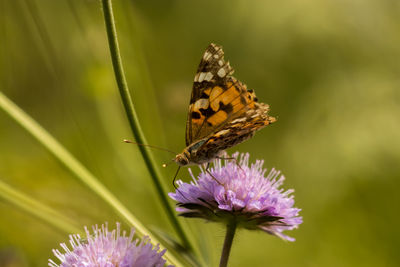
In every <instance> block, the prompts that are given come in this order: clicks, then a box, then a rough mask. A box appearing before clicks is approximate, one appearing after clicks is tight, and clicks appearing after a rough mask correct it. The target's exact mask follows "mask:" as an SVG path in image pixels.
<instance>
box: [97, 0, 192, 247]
mask: <svg viewBox="0 0 400 267" xmlns="http://www.w3.org/2000/svg"><path fill="white" fill-rule="evenodd" d="M102 6H103V14H104V22H105V26H106V30H107V37H108V44H109V47H110V53H111V59H112V63H113V67H114V73H115V79H116V81H117V85H118V89H119V92H120V95H121V99H122V102H123V105H124V107H125V111H126V115H127V117H128V121H129V124H130V127H131V130H132V133H133V135H134V137H135V140H136V142H138V143H140V144H147V142H146V139H145V137H144V134H143V132H142V130H141V128H140V124H139V120H138V118H137V115H136V111H135V108H134V106H133V102H132V97H131V95H130V93H129V89H128V84H127V82H126V78H125V74H124V69H123V66H122V61H121V56H120V52H119V47H118V39H117V30H116V28H115V21H114V15H113V10H112V3H111V0H102ZM138 147H139V150H140V152H141V153H142V156H143V159H144V162H145V164H146V166H147V169H148V170H149V173H150V176H151V178H152V180H153V183H154V186H155V187H156V190H157V192H158V196H159V197H160V200H161V202H162V204H163V206H164V208H165V211H166V213H167V216H168V218H169V220H170V221H171V223H172V225H173V227H174V229H175V231H176V232H177V234H178V235H179V237H180V239H181V241H182V243H183V246H184V247H185V248H186V249H188V250H190V249H191V245H190V242H189V239H188V238H187V236H186V234H185V232H184V231H183V228H182V226H181V224H180V223H179V221H178V219H177V217H176V216H175V213H174V211H173V209H172V207H171V205H170V204H169V202H168V197H167V194H166V191H165V189H164V188H163V186H162V183H161V179H160V175H159V172H158V170H157V168H156V166H155V164H154V161H153V158H152V156H151V154H150V152H149V151H148V150H147V148H146V147H145V146H138Z"/></svg>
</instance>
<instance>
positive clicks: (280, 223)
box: [169, 153, 302, 241]
mask: <svg viewBox="0 0 400 267" xmlns="http://www.w3.org/2000/svg"><path fill="white" fill-rule="evenodd" d="M233 157H234V158H235V159H236V162H235V160H220V159H217V160H215V161H214V168H211V169H209V171H208V172H207V171H205V170H203V169H202V172H201V173H200V175H199V176H198V178H197V179H196V178H195V177H194V176H193V173H192V172H191V170H190V169H189V172H190V175H191V176H192V178H193V181H192V182H191V183H184V182H182V181H178V182H177V183H178V189H177V190H176V192H175V193H170V194H169V196H170V197H171V198H172V199H174V200H176V201H177V202H178V204H177V208H176V210H177V211H178V212H180V215H181V216H184V217H191V218H193V217H197V218H204V219H206V220H210V221H219V222H224V223H228V222H230V221H232V220H235V222H236V223H237V225H238V226H240V227H244V228H247V229H261V230H263V231H265V232H267V233H269V234H273V235H276V236H279V237H281V238H283V239H285V240H289V241H294V238H291V237H289V236H286V235H284V234H283V233H282V232H283V231H284V230H292V229H294V228H297V227H298V225H299V224H301V223H302V217H299V216H298V213H299V211H300V209H297V208H294V207H293V205H294V198H293V195H291V194H292V193H293V191H294V190H287V191H284V190H283V189H281V188H280V186H281V185H282V184H283V181H284V179H285V178H284V176H283V175H281V174H280V172H279V171H276V170H275V169H272V170H271V171H270V172H269V174H268V175H267V176H265V173H266V169H263V167H262V166H263V164H264V161H262V160H257V161H256V162H255V163H253V164H251V165H250V166H249V154H248V153H247V154H240V155H239V153H235V154H233ZM223 161H225V164H222V162H223Z"/></svg>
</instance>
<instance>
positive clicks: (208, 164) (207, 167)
mask: <svg viewBox="0 0 400 267" xmlns="http://www.w3.org/2000/svg"><path fill="white" fill-rule="evenodd" d="M209 167H210V162H208V163H207V166H206V170H205V171H206V173H208V174H209V175H210V176H211V178H213V179H214V180H215V181H216V182H217V183H218V184H219V185H222V186H223V184H221V182H220V181H218V179H217V178H215V177H214V175H212V174H211V172H210V171H209V170H208V169H209Z"/></svg>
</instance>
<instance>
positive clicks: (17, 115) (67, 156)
mask: <svg viewBox="0 0 400 267" xmlns="http://www.w3.org/2000/svg"><path fill="white" fill-rule="evenodd" d="M0 108H1V109H3V110H4V111H5V112H6V113H7V114H8V115H10V117H11V118H13V119H14V120H15V121H16V122H17V123H19V124H20V125H21V126H22V127H23V128H25V130H26V131H27V132H28V133H30V134H31V135H32V136H33V137H35V138H36V139H37V140H38V141H39V142H40V143H41V144H42V145H43V146H44V147H45V148H46V149H47V150H48V151H49V152H50V153H52V154H53V155H54V156H55V157H56V158H57V159H58V160H59V161H60V162H61V163H62V164H64V166H65V167H67V168H68V169H69V170H70V171H71V172H72V173H73V174H74V175H75V176H76V177H77V178H78V179H80V180H81V181H82V182H83V183H84V184H85V185H87V186H88V187H89V188H90V189H91V190H93V191H94V192H95V193H96V194H97V195H98V196H99V197H101V198H102V199H103V200H104V201H105V202H106V203H108V204H109V205H110V206H111V207H112V208H113V209H114V210H115V211H117V213H119V214H120V215H121V217H123V218H125V220H126V221H128V223H129V224H130V225H131V226H133V227H134V228H135V229H136V233H137V234H138V235H139V236H140V237H143V236H144V235H147V236H150V237H151V241H152V243H153V244H157V243H160V242H159V241H158V240H157V239H156V238H154V236H153V235H151V233H150V231H149V230H147V229H146V227H145V226H144V225H143V224H142V223H141V222H140V221H139V220H138V219H136V217H135V216H134V215H133V214H132V213H131V212H130V211H129V210H128V209H127V208H126V207H125V206H124V205H123V204H122V203H121V202H120V201H119V200H118V199H117V198H116V197H115V196H114V195H113V194H112V193H111V192H110V191H109V190H108V189H107V188H106V187H105V186H104V185H103V184H102V183H100V182H99V180H98V179H97V178H96V177H95V176H94V175H93V174H92V173H91V172H90V171H89V170H88V169H86V168H85V166H83V165H82V163H80V162H79V161H78V160H77V159H76V158H74V156H73V155H72V154H71V153H70V152H69V151H68V150H66V149H65V148H64V147H63V146H62V145H61V144H60V143H59V142H58V141H57V140H56V139H55V138H54V137H53V136H51V135H50V134H49V133H48V132H47V131H46V130H45V129H44V128H43V127H42V126H41V125H39V124H38V123H37V122H36V121H35V120H33V119H32V118H31V117H30V116H29V115H28V114H26V113H25V112H24V111H23V110H22V109H20V108H19V107H18V106H17V105H15V104H14V103H13V102H12V101H11V100H10V99H8V98H7V97H6V96H5V95H4V94H3V93H2V92H1V91H0ZM165 257H166V259H167V260H168V261H169V262H171V263H174V264H177V263H178V260H176V259H175V257H174V256H173V255H172V254H170V253H169V252H168V251H167V253H166V254H165Z"/></svg>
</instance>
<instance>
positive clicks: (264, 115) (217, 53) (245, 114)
mask: <svg viewBox="0 0 400 267" xmlns="http://www.w3.org/2000/svg"><path fill="white" fill-rule="evenodd" d="M233 71H234V70H233V69H232V67H231V66H230V65H229V62H225V60H224V52H223V51H222V47H221V46H219V45H216V44H210V45H209V46H208V47H207V49H206V51H205V52H204V55H203V58H202V60H201V62H200V65H199V68H198V69H197V73H196V76H195V77H194V83H193V90H192V97H191V99H190V105H189V114H188V119H187V123H186V148H185V149H184V150H183V152H182V153H181V154H178V155H176V157H175V159H174V161H175V162H176V163H177V164H178V165H179V166H185V165H193V164H204V163H209V162H210V161H212V160H213V159H215V158H217V157H220V156H221V155H222V154H223V151H224V150H225V149H227V148H230V147H232V146H234V145H237V144H239V143H242V142H243V141H245V140H247V139H249V138H251V137H252V136H253V135H254V133H255V132H256V131H258V130H260V129H262V128H264V127H265V126H267V125H268V124H270V123H273V122H275V121H276V119H275V118H274V117H271V116H269V115H268V110H269V105H267V104H264V103H259V102H257V97H256V95H255V93H254V91H253V90H252V89H247V86H246V85H245V84H243V83H241V82H240V81H239V80H237V79H236V78H234V77H233V76H232V74H233Z"/></svg>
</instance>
